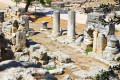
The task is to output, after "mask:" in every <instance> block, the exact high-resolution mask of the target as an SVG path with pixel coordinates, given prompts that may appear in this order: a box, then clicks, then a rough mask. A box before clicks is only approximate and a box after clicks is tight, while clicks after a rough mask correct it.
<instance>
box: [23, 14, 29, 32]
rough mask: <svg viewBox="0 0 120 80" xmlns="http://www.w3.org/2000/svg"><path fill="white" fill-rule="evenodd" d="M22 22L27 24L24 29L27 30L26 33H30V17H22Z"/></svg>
mask: <svg viewBox="0 0 120 80" xmlns="http://www.w3.org/2000/svg"><path fill="white" fill-rule="evenodd" d="M21 21H24V22H25V24H24V27H25V29H26V32H28V31H29V16H28V15H23V16H21Z"/></svg>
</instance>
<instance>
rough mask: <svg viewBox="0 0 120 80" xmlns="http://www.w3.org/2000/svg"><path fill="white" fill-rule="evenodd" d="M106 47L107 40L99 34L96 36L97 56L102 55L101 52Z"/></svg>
mask: <svg viewBox="0 0 120 80" xmlns="http://www.w3.org/2000/svg"><path fill="white" fill-rule="evenodd" d="M106 45H107V39H106V37H105V36H104V35H102V34H101V33H99V34H98V38H97V52H96V53H97V54H102V53H103V51H104V50H105V47H106Z"/></svg>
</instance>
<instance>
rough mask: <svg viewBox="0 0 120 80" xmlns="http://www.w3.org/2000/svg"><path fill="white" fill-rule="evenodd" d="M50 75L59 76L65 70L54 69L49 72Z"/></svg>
mask: <svg viewBox="0 0 120 80" xmlns="http://www.w3.org/2000/svg"><path fill="white" fill-rule="evenodd" d="M49 72H50V74H56V75H59V74H63V69H62V68H61V69H60V68H59V69H54V70H49Z"/></svg>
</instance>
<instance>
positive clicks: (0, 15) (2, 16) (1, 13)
mask: <svg viewBox="0 0 120 80" xmlns="http://www.w3.org/2000/svg"><path fill="white" fill-rule="evenodd" d="M2 22H4V11H2V10H0V23H2Z"/></svg>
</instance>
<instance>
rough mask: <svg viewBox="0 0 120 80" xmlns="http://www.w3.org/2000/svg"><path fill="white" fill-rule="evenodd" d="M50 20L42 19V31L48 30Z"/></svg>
mask: <svg viewBox="0 0 120 80" xmlns="http://www.w3.org/2000/svg"><path fill="white" fill-rule="evenodd" d="M48 23H49V22H48V21H42V22H41V28H40V30H41V31H42V30H48V28H47V24H48Z"/></svg>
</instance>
